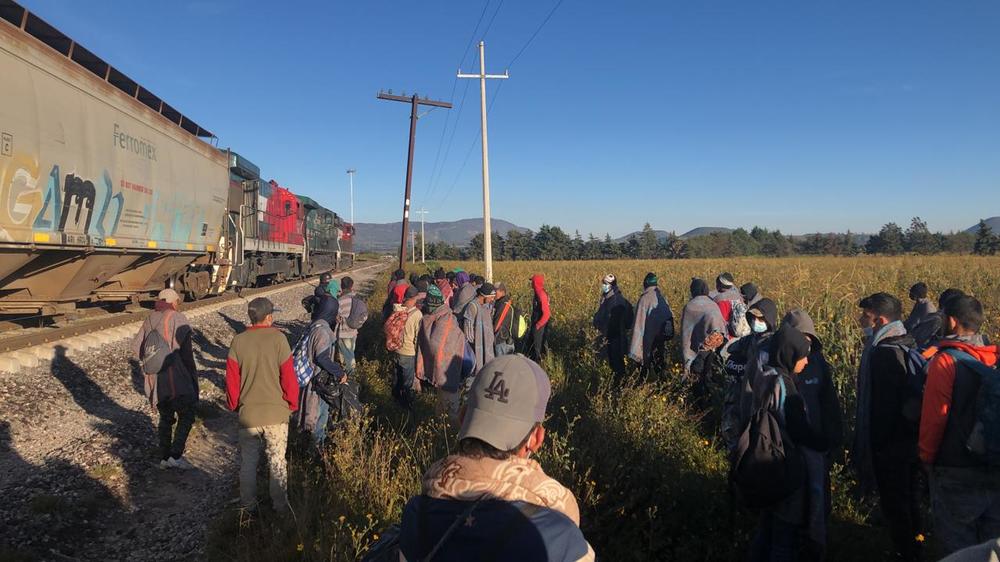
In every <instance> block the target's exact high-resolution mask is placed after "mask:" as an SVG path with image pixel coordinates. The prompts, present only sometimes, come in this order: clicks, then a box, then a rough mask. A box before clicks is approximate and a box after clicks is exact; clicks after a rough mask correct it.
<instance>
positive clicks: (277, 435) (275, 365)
mask: <svg viewBox="0 0 1000 562" xmlns="http://www.w3.org/2000/svg"><path fill="white" fill-rule="evenodd" d="M247 314H248V316H249V317H250V323H251V326H250V327H249V328H248V329H247V330H246V331H245V332H243V333H240V334H237V335H236V336H235V337H234V338H233V342H232V344H230V346H229V356H228V357H227V358H226V399H227V402H228V405H229V409H230V410H233V411H235V412H237V413H238V416H239V425H240V429H239V439H238V440H239V448H240V507H241V508H244V509H247V510H251V511H253V510H255V508H256V505H257V463H258V461H259V460H260V452H261V449H264V450H265V452H266V455H267V462H268V467H269V472H270V475H269V476H270V486H269V487H270V495H271V505H272V506H273V507H274V510H275V511H277V512H278V513H287V512H288V511H289V506H288V492H287V490H288V470H287V465H286V463H285V449H286V447H287V445H288V417H289V412H295V411H296V410H298V409H299V401H298V400H299V384H298V381H297V380H296V377H295V368H294V366H293V364H292V350H291V349H290V348H289V347H288V340H287V339H286V338H285V334H283V333H281V331H280V330H278V329H277V328H275V327H274V326H273V324H274V305H273V304H272V303H271V301H270V300H268V299H266V298H263V297H258V298H255V299H253V300H252V301H250V304H249V305H248V306H247Z"/></svg>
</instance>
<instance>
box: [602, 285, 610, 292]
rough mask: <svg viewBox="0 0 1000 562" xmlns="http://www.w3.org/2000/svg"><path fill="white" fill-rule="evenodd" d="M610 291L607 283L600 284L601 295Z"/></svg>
mask: <svg viewBox="0 0 1000 562" xmlns="http://www.w3.org/2000/svg"><path fill="white" fill-rule="evenodd" d="M610 290H611V285H609V284H607V283H602V284H601V292H602V293H604V294H607V293H608V291H610Z"/></svg>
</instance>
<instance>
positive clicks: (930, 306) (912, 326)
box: [903, 281, 937, 347]
mask: <svg viewBox="0 0 1000 562" xmlns="http://www.w3.org/2000/svg"><path fill="white" fill-rule="evenodd" d="M910 300H912V301H913V309H912V310H910V315H909V316H907V317H906V321H905V322H903V326H904V327H905V328H906V333H908V334H916V332H917V330H918V327H919V326H920V324H922V323H923V322H926V321H927V320H928V319H929V318H930V317H931V315H932V314H936V313H937V306H935V305H934V303H933V302H932V301H931V299H929V298H927V283H924V282H923V281H920V282H917V283H914V284H913V286H912V287H910ZM914 337H915V336H914ZM927 343H929V342H924V345H923V346H921V342H919V341H918V342H917V345H918V346H921V347H925V346H926V344H927Z"/></svg>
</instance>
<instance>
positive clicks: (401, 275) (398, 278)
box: [392, 269, 406, 281]
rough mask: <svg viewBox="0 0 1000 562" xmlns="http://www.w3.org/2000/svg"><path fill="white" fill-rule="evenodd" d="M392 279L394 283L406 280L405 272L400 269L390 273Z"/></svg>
mask: <svg viewBox="0 0 1000 562" xmlns="http://www.w3.org/2000/svg"><path fill="white" fill-rule="evenodd" d="M392 278H393V279H394V280H396V281H401V280H403V279H406V272H405V271H403V270H402V269H397V270H396V271H393V272H392Z"/></svg>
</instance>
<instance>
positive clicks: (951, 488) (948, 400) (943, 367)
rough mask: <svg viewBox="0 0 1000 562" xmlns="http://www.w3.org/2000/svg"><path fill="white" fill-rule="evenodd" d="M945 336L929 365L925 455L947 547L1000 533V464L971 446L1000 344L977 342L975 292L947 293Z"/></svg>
mask: <svg viewBox="0 0 1000 562" xmlns="http://www.w3.org/2000/svg"><path fill="white" fill-rule="evenodd" d="M943 313H944V314H943V317H944V322H943V326H942V328H943V329H944V332H945V334H946V335H945V337H944V339H942V340H940V341H939V342H938V344H937V346H938V352H937V353H936V354H935V355H934V357H933V359H931V362H930V365H929V366H928V369H927V384H926V386H925V389H924V401H923V408H922V409H921V414H920V445H919V447H920V460H921V461H923V463H924V464H925V465H927V466H928V467H929V468H930V474H931V506H932V510H931V511H932V512H933V515H934V530H935V532H936V534H937V536H938V541H939V542H940V544H941V545H942V546H943V547H944V550H945V551H946V552H948V553H951V552H955V551H958V550H961V549H963V548H966V547H969V546H973V545H975V544H979V543H981V542H983V541H985V540H987V539H991V538H995V537H998V536H1000V471H997V467H996V466H992V467H991V466H990V465H989V464H987V462H986V460H984V459H983V458H981V457H979V456H977V455H976V454H974V453H973V452H972V450H970V447H969V446H968V444H969V442H970V440H969V436H970V434H971V433H972V428H973V426H974V425H975V424H976V420H977V398H978V396H979V388H980V385H981V383H982V377H983V376H994V377H995V376H1000V373H997V372H996V371H992V372H991V371H990V370H989V369H988V368H992V367H995V366H996V364H997V346H995V345H988V346H980V345H975V342H974V341H973V339H974V338H975V337H976V334H977V333H978V332H979V328H980V326H981V325H982V323H983V307H982V305H981V304H980V303H979V301H977V300H976V299H974V298H972V297H969V296H960V297H956V298H953V299H951V300H948V301H947V302H946V303H945V305H944V310H943Z"/></svg>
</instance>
